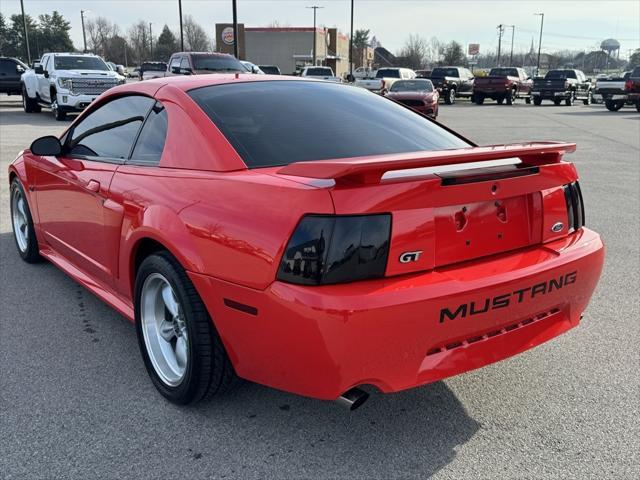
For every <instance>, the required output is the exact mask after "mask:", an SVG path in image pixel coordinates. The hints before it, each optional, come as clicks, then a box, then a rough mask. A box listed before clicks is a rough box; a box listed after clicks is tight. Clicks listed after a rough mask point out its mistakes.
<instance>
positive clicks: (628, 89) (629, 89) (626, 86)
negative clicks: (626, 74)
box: [624, 79, 633, 92]
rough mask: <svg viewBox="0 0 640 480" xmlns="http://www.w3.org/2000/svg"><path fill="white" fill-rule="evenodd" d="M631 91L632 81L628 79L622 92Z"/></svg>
mask: <svg viewBox="0 0 640 480" xmlns="http://www.w3.org/2000/svg"><path fill="white" fill-rule="evenodd" d="M631 90H633V81H632V80H631V79H628V80H627V81H626V82H624V91H625V92H630V91H631Z"/></svg>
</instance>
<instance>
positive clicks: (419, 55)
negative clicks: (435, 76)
mask: <svg viewBox="0 0 640 480" xmlns="http://www.w3.org/2000/svg"><path fill="white" fill-rule="evenodd" d="M427 51H428V45H427V42H426V40H425V39H424V38H422V37H421V36H420V35H417V34H411V35H409V38H407V40H406V41H405V43H404V46H403V47H402V49H401V50H400V52H399V53H398V57H401V60H402V63H403V64H404V65H405V66H407V67H409V68H413V69H414V70H418V69H420V68H422V67H424V65H425V64H426V58H427Z"/></svg>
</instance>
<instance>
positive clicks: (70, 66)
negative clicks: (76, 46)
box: [53, 56, 109, 70]
mask: <svg viewBox="0 0 640 480" xmlns="http://www.w3.org/2000/svg"><path fill="white" fill-rule="evenodd" d="M53 62H54V66H55V69H56V70H109V67H108V66H107V64H106V63H104V60H102V59H101V58H100V57H85V56H77V57H72V56H64V57H62V56H61V57H58V56H55V57H53Z"/></svg>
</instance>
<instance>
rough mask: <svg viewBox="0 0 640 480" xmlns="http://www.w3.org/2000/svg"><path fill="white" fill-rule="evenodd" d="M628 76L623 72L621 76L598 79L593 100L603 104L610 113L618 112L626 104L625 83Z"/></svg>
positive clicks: (628, 74) (627, 73) (629, 74)
mask: <svg viewBox="0 0 640 480" xmlns="http://www.w3.org/2000/svg"><path fill="white" fill-rule="evenodd" d="M630 76H631V72H624V73H623V74H622V76H613V77H610V78H600V79H598V80H597V81H596V88H595V91H594V93H593V99H594V100H595V101H596V102H597V103H601V102H604V104H605V106H606V107H607V109H608V110H611V111H612V112H615V111H617V110H620V109H621V108H622V107H623V106H624V105H625V103H627V102H628V95H627V92H626V91H625V83H626V82H627V80H628V79H629V77H630Z"/></svg>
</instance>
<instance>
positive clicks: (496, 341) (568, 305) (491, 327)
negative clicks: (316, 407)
mask: <svg viewBox="0 0 640 480" xmlns="http://www.w3.org/2000/svg"><path fill="white" fill-rule="evenodd" d="M603 262H604V246H603V244H602V241H601V239H600V237H599V236H598V235H597V234H596V233H594V232H592V231H590V230H588V229H581V230H580V231H578V232H576V233H574V234H572V235H570V236H569V237H567V238H565V239H562V240H558V241H554V242H551V243H547V244H545V245H544V246H538V247H536V248H531V249H527V250H523V251H518V252H514V253H509V254H502V255H497V256H492V257H487V258H485V259H480V260H476V261H472V262H466V263H463V264H459V265H456V266H451V267H448V268H445V269H439V270H437V271H431V272H425V273H421V274H415V275H403V276H399V277H394V278H386V279H382V280H374V281H367V282H356V283H353V284H346V285H329V286H324V287H304V286H296V285H290V284H286V283H282V282H274V283H273V284H272V285H271V286H270V287H269V288H267V289H266V290H264V291H257V290H252V289H248V288H245V287H241V286H238V285H234V284H229V283H227V282H223V281H220V280H217V279H214V278H212V277H208V276H204V275H200V274H195V273H190V277H191V278H192V280H193V282H194V284H195V286H196V288H197V289H198V291H199V293H200V295H201V296H202V298H203V299H204V301H205V303H206V305H207V307H208V309H209V312H210V313H211V315H212V317H213V319H214V323H215V325H216V327H217V329H218V331H219V333H220V335H221V337H222V340H223V342H224V344H225V346H226V348H227V352H228V353H229V356H230V358H231V360H232V362H233V364H234V366H235V368H236V371H237V373H238V375H240V376H241V377H243V378H246V379H248V380H252V381H255V382H258V383H261V384H264V385H268V386H271V387H274V388H278V389H281V390H286V391H290V392H293V393H297V394H301V395H306V396H310V397H315V398H320V399H335V398H337V397H338V396H339V395H340V394H341V393H343V392H344V391H346V390H347V389H349V388H351V387H354V386H357V385H361V384H371V385H374V386H376V387H377V388H379V389H380V390H381V391H383V392H395V391H399V390H403V389H407V388H411V387H415V386H418V385H422V384H425V383H430V382H434V381H437V380H441V379H443V378H446V377H449V376H452V375H457V374H459V373H463V372H465V371H468V370H471V369H475V368H479V367H482V366H484V365H488V364H490V363H493V362H496V361H498V360H502V359H504V358H507V357H510V356H512V355H515V354H518V353H520V352H523V351H525V350H527V349H530V348H532V347H535V346H537V345H539V344H541V343H543V342H546V341H547V340H549V339H551V338H553V337H555V336H557V335H560V334H561V333H563V332H565V331H567V330H569V329H571V328H573V327H575V326H576V325H577V324H578V323H579V321H580V317H581V314H582V312H583V311H584V309H585V308H586V306H587V303H588V301H589V299H590V297H591V294H592V293H593V291H594V289H595V286H596V284H597V281H598V278H599V276H600V273H601V270H602V266H603ZM225 299H226V300H225ZM233 302H238V303H240V304H242V305H244V306H245V307H246V306H250V307H251V309H246V308H244V310H245V311H242V310H241V309H240V310H239V309H238V305H237V303H236V304H234V303H233ZM443 312H445V313H444V316H443Z"/></svg>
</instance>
